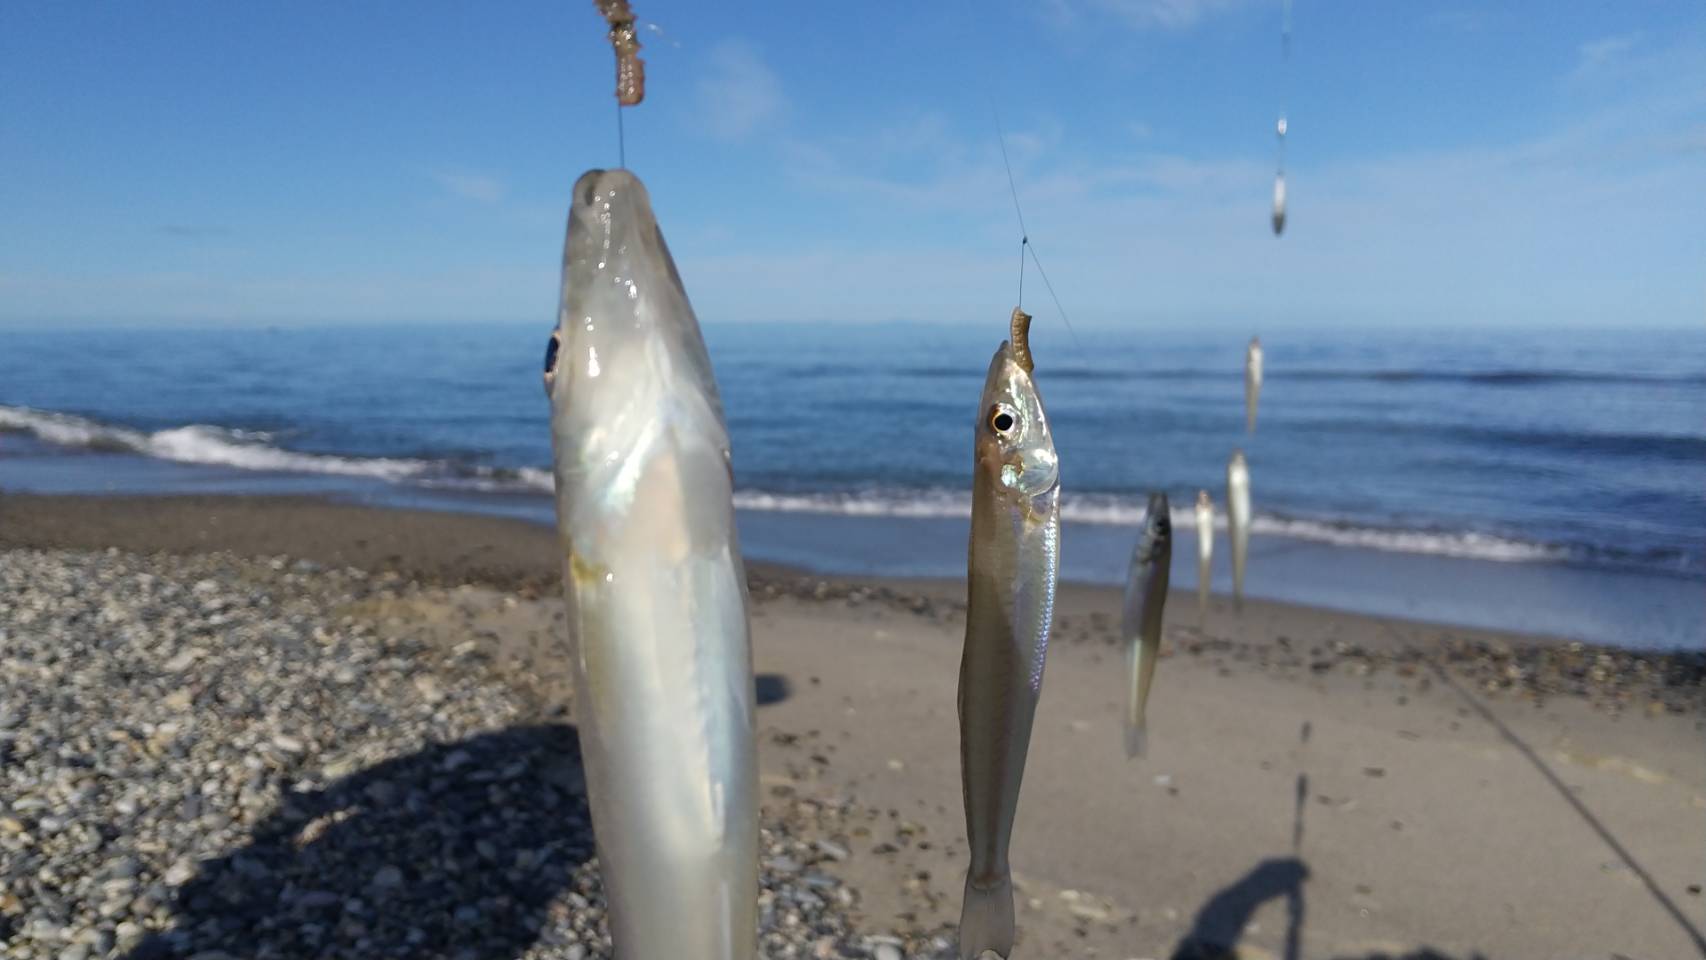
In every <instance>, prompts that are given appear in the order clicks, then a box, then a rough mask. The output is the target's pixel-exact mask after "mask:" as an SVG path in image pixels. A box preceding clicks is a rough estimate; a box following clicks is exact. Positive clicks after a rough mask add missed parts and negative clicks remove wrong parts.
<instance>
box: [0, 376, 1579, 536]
mask: <svg viewBox="0 0 1706 960" xmlns="http://www.w3.org/2000/svg"><path fill="white" fill-rule="evenodd" d="M3 430H21V431H25V432H28V433H30V434H33V435H34V436H36V437H38V438H40V439H41V440H43V441H46V442H48V443H52V444H56V445H60V446H67V447H82V448H88V449H97V450H117V451H126V452H131V453H136V454H139V455H142V456H148V457H157V458H159V459H163V460H172V461H176V462H179V463H197V464H207V465H211V466H224V467H232V468H236V469H240V470H256V471H272V472H287V473H319V474H331V475H336V476H347V477H368V478H372V479H375V480H382V481H387V482H392V483H399V482H411V483H418V484H423V485H426V486H432V487H437V488H450V489H460V490H475V491H485V492H502V493H524V492H531V493H547V494H548V493H550V492H551V491H552V489H553V486H554V485H553V481H552V476H551V471H549V470H545V469H540V468H537V467H521V468H519V469H516V470H502V469H498V468H493V467H486V466H468V465H458V464H454V463H452V462H450V461H445V460H430V459H419V458H395V457H345V456H335V455H331V454H318V453H302V452H299V451H293V450H285V449H281V448H279V447H275V446H271V445H269V444H268V443H266V442H265V441H266V440H268V439H270V437H269V436H268V435H267V434H264V433H259V432H253V431H240V430H231V429H226V428H223V427H215V426H208V425H206V424H192V425H189V426H183V427H174V428H171V429H167V430H160V431H157V432H154V433H147V432H144V431H139V430H133V429H130V428H127V427H119V426H113V425H110V424H103V423H98V422H96V421H94V420H90V419H87V418H84V417H79V416H75V415H72V414H66V413H56V412H53V411H47V410H34V409H30V408H28V407H7V406H0V431H3ZM734 500H735V506H736V507H738V508H740V509H743V510H760V511H775V512H797V513H823V514H837V515H842V516H855V517H897V518H909V517H910V518H930V517H967V516H970V515H971V497H970V495H969V494H967V493H961V492H956V491H947V490H916V491H914V490H908V491H892V492H883V491H871V492H860V493H772V492H766V491H762V490H738V491H736V492H735V497H734ZM1144 509H1145V507H1144V502H1143V500H1140V499H1136V498H1132V497H1122V496H1118V495H1113V494H1094V493H1091V494H1080V495H1076V496H1073V495H1071V494H1067V495H1065V496H1063V497H1062V499H1061V516H1062V518H1063V519H1065V520H1067V521H1069V522H1074V523H1088V524H1109V525H1128V526H1135V525H1136V524H1138V523H1140V522H1142V520H1143V513H1144ZM1216 524H1217V526H1220V527H1222V528H1224V526H1225V515H1224V513H1222V514H1220V515H1219V516H1218V517H1217V518H1216ZM1173 525H1174V526H1175V527H1180V528H1187V529H1189V528H1194V527H1195V526H1196V515H1195V511H1194V510H1193V509H1191V508H1190V507H1186V508H1184V509H1179V510H1175V511H1173ZM1251 526H1252V531H1251V532H1252V533H1256V534H1265V535H1272V536H1283V537H1292V538H1295V539H1298V540H1307V541H1313V542H1316V543H1326V544H1333V545H1337V546H1348V547H1362V548H1365V549H1372V550H1389V551H1395V552H1400V553H1420V554H1434V555H1439V556H1453V557H1473V558H1477V559H1482V560H1500V561H1508V562H1521V561H1538V560H1558V559H1564V558H1567V557H1568V556H1569V555H1570V552H1569V550H1568V549H1567V548H1564V547H1561V546H1556V545H1551V544H1542V543H1534V542H1529V541H1522V540H1515V539H1510V538H1505V537H1498V536H1494V535H1491V534H1486V533H1477V532H1473V531H1467V530H1457V531H1452V530H1409V529H1399V528H1385V527H1374V526H1366V525H1352V524H1347V523H1340V522H1334V521H1325V520H1314V519H1306V518H1296V517H1284V516H1276V515H1272V514H1258V515H1257V516H1256V518H1255V520H1254V521H1253V523H1252V525H1251Z"/></svg>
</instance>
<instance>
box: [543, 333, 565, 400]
mask: <svg viewBox="0 0 1706 960" xmlns="http://www.w3.org/2000/svg"><path fill="white" fill-rule="evenodd" d="M562 346H563V338H562V335H561V334H560V333H557V332H555V331H553V332H552V334H551V341H550V342H549V343H547V344H545V389H546V390H547V391H549V390H550V389H551V381H552V379H553V378H554V377H555V376H556V373H557V351H558V350H560V349H562Z"/></svg>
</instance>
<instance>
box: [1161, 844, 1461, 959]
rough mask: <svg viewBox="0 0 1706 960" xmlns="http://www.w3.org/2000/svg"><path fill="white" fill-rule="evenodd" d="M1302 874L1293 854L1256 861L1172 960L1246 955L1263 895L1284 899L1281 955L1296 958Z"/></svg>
mask: <svg viewBox="0 0 1706 960" xmlns="http://www.w3.org/2000/svg"><path fill="white" fill-rule="evenodd" d="M1308 879H1309V867H1308V865H1306V864H1305V863H1304V862H1303V861H1302V860H1299V859H1297V858H1296V857H1278V858H1274V859H1271V860H1263V861H1262V862H1261V863H1258V864H1256V866H1255V867H1254V868H1252V869H1251V870H1250V872H1249V873H1246V874H1245V875H1244V876H1242V877H1240V878H1239V879H1238V880H1237V881H1236V882H1234V883H1232V884H1231V885H1230V886H1228V887H1226V888H1225V889H1223V890H1221V891H1219V892H1218V893H1216V894H1215V895H1214V896H1212V897H1210V898H1209V899H1208V902H1206V903H1204V904H1203V905H1202V909H1200V910H1198V911H1197V917H1196V922H1195V923H1194V924H1193V925H1192V927H1191V931H1190V932H1189V933H1187V934H1186V935H1185V937H1184V939H1183V940H1181V941H1179V945H1178V946H1177V947H1175V948H1174V950H1173V954H1172V960H1239V958H1240V957H1247V956H1250V954H1248V953H1240V952H1239V950H1238V942H1239V941H1240V940H1242V939H1243V938H1244V930H1245V928H1247V927H1248V926H1249V925H1250V919H1251V918H1252V917H1254V916H1255V914H1256V911H1257V910H1259V909H1261V907H1262V905H1263V904H1265V903H1267V902H1268V901H1269V900H1276V899H1284V900H1285V904H1286V929H1285V949H1284V954H1283V955H1284V957H1285V960H1299V958H1300V957H1302V956H1303V954H1302V942H1303V884H1304V883H1305V882H1306V881H1307V880H1308ZM1260 955H1262V956H1266V954H1260ZM1334 956H1335V957H1336V960H1456V958H1453V957H1452V956H1450V955H1449V954H1445V953H1441V952H1439V951H1437V950H1434V949H1433V948H1431V947H1418V948H1417V949H1415V950H1412V951H1406V952H1404V953H1372V954H1366V955H1359V956H1356V957H1348V956H1342V955H1334ZM1463 960H1486V958H1485V957H1484V956H1482V954H1480V953H1472V954H1470V955H1469V956H1468V957H1465V958H1463Z"/></svg>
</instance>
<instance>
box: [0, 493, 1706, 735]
mask: <svg viewBox="0 0 1706 960" xmlns="http://www.w3.org/2000/svg"><path fill="white" fill-rule="evenodd" d="M109 548H114V549H118V550H121V551H123V552H127V553H135V554H143V555H146V554H150V553H155V552H165V553H172V554H206V553H231V554H236V555H239V556H244V557H276V556H284V557H288V558H291V559H293V560H306V561H310V562H312V563H315V564H320V565H324V566H330V567H355V568H358V569H361V570H364V571H368V572H374V573H377V572H393V573H396V574H398V575H400V576H403V577H406V578H409V579H413V580H418V581H421V582H423V583H429V584H435V585H439V586H448V587H454V586H460V585H463V584H476V585H480V586H484V587H491V588H496V589H498V590H502V591H506V592H512V593H517V594H520V595H522V596H526V597H544V598H548V599H549V598H553V597H555V595H556V592H557V590H558V578H559V576H560V569H561V567H560V563H561V561H560V559H559V557H558V547H557V539H556V534H555V532H554V531H553V530H552V529H551V528H549V527H546V526H543V525H541V524H539V523H535V522H531V521H526V520H519V519H513V518H504V517H491V516H480V515H476V514H466V513H450V512H440V511H433V510H418V509H400V508H394V507H382V506H370V505H363V504H354V503H347V502H339V501H337V500H334V499H330V498H324V497H313V496H277V497H275V496H223V495H219V496H209V495H170V496H114V497H107V496H79V495H34V494H7V493H0V550H11V549H74V550H102V549H109ZM748 575H749V581H750V583H751V588H752V591H753V593H754V596H755V598H757V599H759V600H764V599H776V598H781V597H793V598H796V599H799V600H802V601H808V602H812V601H817V602H829V603H846V604H848V605H853V606H857V605H862V604H875V605H887V606H894V607H899V608H903V609H908V610H912V611H914V612H928V613H930V614H932V615H935V616H950V617H953V616H958V615H959V611H962V610H963V604H964V586H963V582H962V581H960V580H958V579H955V578H940V577H885V576H860V575H851V576H846V575H828V574H818V573H812V572H809V571H806V570H803V569H800V568H797V567H791V566H788V565H784V564H776V563H766V562H762V561H758V562H749V563H748ZM1119 598H1120V591H1119V590H1118V589H1117V588H1113V587H1108V586H1099V585H1094V584H1079V583H1066V584H1063V585H1062V587H1061V600H1060V611H1061V613H1060V616H1059V618H1058V620H1057V623H1056V631H1055V633H1056V637H1057V639H1058V641H1059V642H1074V641H1080V642H1098V643H1112V642H1114V640H1115V637H1114V633H1113V630H1114V627H1115V625H1116V623H1117V616H1118V614H1117V611H1118V608H1119ZM1168 622H1169V625H1170V629H1173V630H1182V631H1185V632H1187V633H1189V634H1193V635H1195V637H1196V639H1195V640H1193V641H1192V643H1193V645H1195V646H1197V647H1198V648H1201V649H1208V650H1211V651H1212V650H1216V649H1218V650H1221V651H1222V652H1225V651H1226V649H1227V648H1225V646H1224V642H1223V641H1221V640H1219V639H1217V636H1218V635H1219V632H1220V631H1222V630H1224V631H1230V632H1231V633H1232V634H1239V633H1241V632H1242V629H1243V628H1242V627H1240V626H1238V624H1239V623H1241V622H1246V623H1256V622H1261V623H1266V624H1275V623H1279V624H1284V623H1297V624H1302V625H1307V626H1301V627H1299V628H1295V629H1294V633H1297V634H1299V635H1308V634H1311V633H1313V634H1316V635H1321V634H1323V633H1324V634H1325V635H1328V636H1332V635H1337V634H1338V633H1340V631H1343V632H1345V633H1347V634H1349V635H1354V636H1356V637H1358V638H1359V639H1358V640H1357V642H1356V643H1354V644H1343V643H1329V644H1325V645H1322V644H1319V643H1313V642H1308V643H1304V642H1301V641H1300V644H1299V645H1298V646H1296V647H1295V648H1292V647H1287V646H1284V645H1281V646H1280V647H1278V648H1277V649H1274V650H1272V651H1268V650H1262V651H1253V650H1244V651H1243V652H1242V653H1240V654H1239V655H1240V656H1245V655H1253V656H1260V657H1261V658H1262V659H1264V660H1265V659H1267V658H1269V657H1270V656H1272V657H1273V658H1275V659H1280V660H1294V661H1296V664H1297V665H1298V666H1301V667H1305V668H1314V669H1322V668H1323V665H1325V664H1340V663H1344V662H1347V661H1350V662H1353V663H1357V664H1367V665H1369V668H1370V669H1377V668H1387V667H1389V668H1395V669H1396V668H1402V669H1405V670H1414V669H1416V668H1417V665H1418V664H1422V663H1424V662H1432V661H1434V660H1436V659H1441V660H1443V661H1444V662H1450V663H1452V664H1454V665H1457V666H1459V667H1463V666H1465V665H1468V666H1469V667H1471V668H1472V672H1478V673H1481V674H1485V676H1486V677H1487V678H1488V680H1489V682H1491V683H1493V684H1494V686H1496V687H1515V688H1518V689H1519V690H1520V689H1521V688H1523V687H1525V686H1526V687H1528V688H1530V690H1531V693H1532V694H1533V695H1535V696H1547V695H1552V694H1556V693H1577V694H1585V695H1588V696H1590V697H1601V696H1602V695H1607V694H1609V695H1612V696H1613V699H1616V698H1618V697H1627V696H1629V695H1632V693H1633V690H1634V688H1635V687H1644V686H1646V685H1649V684H1657V686H1656V687H1655V690H1659V691H1660V692H1659V693H1655V694H1654V696H1656V697H1658V698H1659V699H1664V697H1663V696H1662V690H1663V688H1664V687H1665V686H1666V684H1667V682H1670V681H1678V682H1680V687H1681V688H1682V689H1685V690H1689V691H1693V692H1694V693H1695V694H1697V693H1698V691H1699V689H1700V686H1699V685H1700V682H1701V681H1700V679H1699V678H1698V676H1697V674H1700V673H1702V672H1703V671H1706V651H1679V652H1663V651H1658V652H1640V651H1630V650H1626V649H1620V648H1618V647H1616V646H1614V645H1610V644H1604V643H1586V642H1578V641H1572V640H1568V639H1564V638H1559V637H1554V636H1548V635H1544V634H1524V633H1519V632H1514V631H1504V630H1482V629H1476V628H1472V627H1451V626H1441V625H1439V624H1431V623H1426V622H1423V621H1419V620H1411V619H1406V618H1402V617H1389V616H1372V615H1367V614H1358V613H1347V612H1343V611H1338V610H1333V609H1329V608H1321V607H1316V606H1311V605H1307V604H1296V603H1286V602H1280V601H1272V600H1262V599H1254V598H1252V599H1249V600H1247V601H1246V603H1245V613H1244V614H1243V615H1242V616H1241V617H1235V616H1233V615H1232V613H1231V603H1230V600H1229V598H1227V597H1225V596H1223V595H1216V596H1215V597H1214V598H1213V599H1212V600H1211V614H1210V621H1209V630H1208V634H1207V635H1201V634H1196V631H1195V622H1196V613H1195V596H1194V594H1192V593H1188V592H1186V591H1175V596H1174V598H1173V601H1172V603H1171V605H1170V609H1169V617H1168ZM1216 624H1219V625H1220V627H1218V628H1217V626H1216ZM1322 624H1328V625H1331V629H1330V630H1324V628H1323V627H1322ZM1280 632H1282V633H1283V632H1284V630H1283V629H1281V631H1280ZM1596 660H1597V661H1603V663H1602V665H1601V667H1600V669H1598V670H1597V671H1586V670H1578V669H1576V668H1575V665H1577V664H1579V663H1583V662H1588V661H1596ZM1405 664H1409V666H1408V667H1405V666H1404V665H1405ZM1606 665H1609V667H1608V666H1606ZM1590 672H1591V673H1592V676H1589V675H1588V674H1589V673H1590ZM1684 680H1685V681H1686V682H1681V681H1684ZM1671 685H1673V686H1674V685H1677V684H1676V683H1672V684H1671ZM1642 695H1643V696H1644V695H1645V694H1642ZM1684 699H1687V697H1684ZM1698 699H1699V698H1698V696H1694V697H1693V700H1690V701H1689V702H1691V703H1692V702H1694V701H1697V700H1698Z"/></svg>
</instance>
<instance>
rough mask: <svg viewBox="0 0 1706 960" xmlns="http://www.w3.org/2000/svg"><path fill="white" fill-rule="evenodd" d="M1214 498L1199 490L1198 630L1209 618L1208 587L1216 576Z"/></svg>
mask: <svg viewBox="0 0 1706 960" xmlns="http://www.w3.org/2000/svg"><path fill="white" fill-rule="evenodd" d="M1213 560H1214V498H1213V497H1211V496H1209V495H1208V491H1207V490H1198V491H1197V630H1198V631H1199V632H1200V631H1201V630H1202V628H1203V624H1204V623H1205V622H1206V621H1207V620H1208V588H1209V584H1210V582H1211V581H1212V580H1213V578H1214V565H1213Z"/></svg>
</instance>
